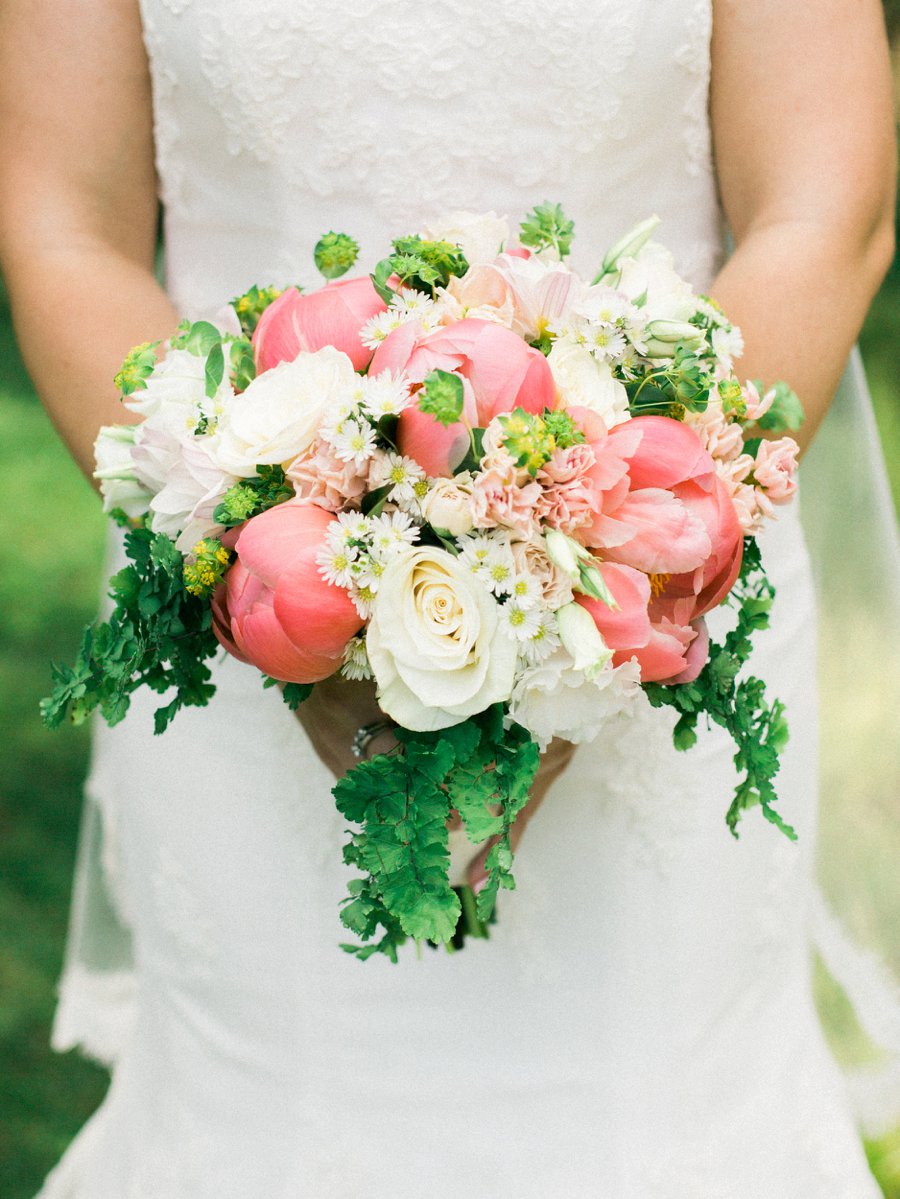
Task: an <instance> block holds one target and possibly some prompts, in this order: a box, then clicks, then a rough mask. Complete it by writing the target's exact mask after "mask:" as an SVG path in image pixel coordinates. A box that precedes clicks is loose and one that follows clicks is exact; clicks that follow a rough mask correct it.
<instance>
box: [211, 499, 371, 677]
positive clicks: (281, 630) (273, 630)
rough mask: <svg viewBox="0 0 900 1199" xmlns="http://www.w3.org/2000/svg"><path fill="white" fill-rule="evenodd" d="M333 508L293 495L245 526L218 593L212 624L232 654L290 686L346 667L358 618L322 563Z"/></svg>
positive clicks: (353, 608) (217, 635)
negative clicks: (328, 509)
mask: <svg viewBox="0 0 900 1199" xmlns="http://www.w3.org/2000/svg"><path fill="white" fill-rule="evenodd" d="M333 522H334V517H333V516H332V515H331V513H329V512H326V511H324V509H322V508H320V507H318V506H317V505H315V504H309V503H304V502H303V501H298V500H290V501H288V502H287V503H285V504H279V505H278V506H277V507H275V508H270V509H269V510H268V511H267V512H263V513H261V514H260V515H259V516H254V517H253V518H252V519H251V520H249V521H247V523H246V524H245V525H244V526H243V528H242V529H241V532H240V535H239V536H238V539H237V544H236V546H235V549H236V552H237V555H238V557H237V561H236V562H235V563H234V564H233V565H232V567H231V569H230V570H229V571H228V573H227V575H226V576H225V585H224V588H220V589H219V591H218V592H217V593H216V597H215V604H214V611H213V616H214V619H213V629H214V632H215V634H216V637H217V638H218V639H219V642H220V643H221V644H222V645H223V646H224V647H225V649H227V650H228V652H229V653H232V654H234V655H235V657H238V658H240V659H241V660H242V661H245V662H251V663H252V664H253V665H254V666H257V667H258V668H259V669H260V670H261V671H263V672H264V673H265V674H268V675H271V677H272V678H274V679H279V680H281V681H282V682H286V683H314V682H318V680H319V679H324V678H327V677H328V676H329V675H331V674H334V672H335V671H336V670H337V669H338V667H339V666H340V665H341V660H342V657H343V653H344V648H345V647H346V644H347V642H348V641H349V640H350V638H351V637H352V636H354V634H355V633H356V632H357V630H358V629H359V626H360V618H359V615H358V613H357V611H356V608H355V606H354V604H353V601H352V600H351V599H350V597H349V595H348V594H347V592H346V591H344V590H343V588H341V587H336V586H334V585H332V584H330V583H328V582H326V580H325V579H324V578H323V577H322V575H321V573H320V572H319V568H318V566H317V564H316V555H317V554H318V552H319V549H320V548H321V546H322V544H323V542H324V540H325V534H326V531H327V529H328V528H329V526H330V525H331V524H332V523H333Z"/></svg>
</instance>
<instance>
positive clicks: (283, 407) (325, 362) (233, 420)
mask: <svg viewBox="0 0 900 1199" xmlns="http://www.w3.org/2000/svg"><path fill="white" fill-rule="evenodd" d="M358 382H359V379H358V376H357V375H356V373H355V371H354V370H353V363H352V362H351V361H350V359H349V358H348V357H347V355H346V354H342V353H341V351H340V350H336V349H334V347H333V346H325V347H324V348H323V349H321V350H317V351H316V352H315V353H301V354H300V355H299V356H298V357H297V358H295V359H294V360H293V361H290V362H288V361H285V362H279V363H278V365H277V366H273V367H272V369H271V370H267V371H264V372H263V374H261V375H259V376H257V378H255V379H254V380H253V382H252V383H251V384H250V386H249V387H248V388H247V390H246V391H245V392H243V393H242V394H241V395H239V396H235V397H234V398H233V400H232V401H231V402H230V403H229V405H228V407H227V410H226V413H225V416H224V419H220V421H219V430H220V438H219V444H218V446H217V447H216V451H215V452H216V459H217V461H218V463H219V465H220V466H221V467H222V469H223V470H227V471H230V472H231V473H232V474H235V475H238V476H242V477H243V476H248V475H253V474H254V473H255V471H256V466H257V464H258V463H264V464H266V465H269V466H274V465H282V466H287V465H288V464H290V463H291V462H293V460H294V459H295V458H296V457H297V455H298V454H302V453H303V451H304V450H307V449H309V447H310V446H311V445H312V443H313V441H314V440H315V437H316V433H317V432H318V429H319V426H320V425H321V423H322V420H323V418H324V416H325V413H326V412H327V411H328V409H329V408H330V407H332V406H333V404H334V402H335V399H336V398H337V397H338V396H340V395H341V394H342V393H343V392H344V391H346V389H347V388H350V387H353V386H355V385H356V384H357V383H358Z"/></svg>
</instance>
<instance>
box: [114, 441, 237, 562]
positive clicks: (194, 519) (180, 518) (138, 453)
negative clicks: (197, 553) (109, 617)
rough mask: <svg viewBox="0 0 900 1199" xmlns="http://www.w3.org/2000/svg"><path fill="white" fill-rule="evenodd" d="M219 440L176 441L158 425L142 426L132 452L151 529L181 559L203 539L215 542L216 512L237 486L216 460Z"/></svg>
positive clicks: (233, 477)
mask: <svg viewBox="0 0 900 1199" xmlns="http://www.w3.org/2000/svg"><path fill="white" fill-rule="evenodd" d="M215 443H216V437H215V436H213V437H204V438H200V437H198V438H193V437H178V436H176V435H175V434H174V433H172V432H171V431H170V430H169V429H166V428H164V427H162V426H160V425H158V424H157V423H156V422H155V421H153V420H149V421H145V422H144V424H143V425H140V426H139V428H138V430H137V433H136V436H135V445H134V450H133V451H132V454H133V459H134V464H135V473H136V474H137V477H138V480H139V481H140V482H141V483H143V484H144V485H145V486H146V487H148V488H149V489H150V491H151V493H152V496H153V498H152V499H151V500H150V504H149V512H150V527H151V528H152V529H153V531H154V532H156V533H165V534H166V536H167V537H171V538H172V539H173V540H174V541H175V544H176V545H177V547H178V549H180V550H181V551H182V553H185V552H187V551H188V550H190V549H192V548H193V547H194V546H195V545H196V544H197V542H198V541H199V540H200V539H201V538H202V537H217V536H218V535H219V534H220V533H221V532H222V525H220V524H217V523H216V522H215V521H214V520H213V512H214V511H215V509H216V507H217V506H218V505H219V504H220V503H221V501H222V499H223V497H224V495H225V492H226V491H228V489H229V488H230V487H232V486H233V485H234V484H235V483H236V482H237V481H238V480H237V478H236V477H235V476H234V475H232V474H229V473H228V472H227V471H223V470H222V469H221V468H220V467H219V465H218V463H217V461H216V458H215V456H214V452H213V450H214V446H215Z"/></svg>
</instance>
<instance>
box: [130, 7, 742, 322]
mask: <svg viewBox="0 0 900 1199" xmlns="http://www.w3.org/2000/svg"><path fill="white" fill-rule="evenodd" d="M142 7H143V17H144V25H145V30H146V41H147V47H148V51H149V53H150V57H151V64H152V71H153V82H154V89H155V105H156V139H157V149H158V165H159V176H160V185H161V193H162V197H163V200H164V202H165V206H166V226H167V245H168V264H169V274H170V286H171V287H172V289H173V291H174V294H175V296H176V298H177V300H178V302H179V303H180V304H181V305H182V306H183V307H184V308H186V309H190V310H194V309H197V308H203V307H208V306H209V305H212V304H217V303H218V302H220V300H221V297H222V296H223V294H229V291H230V292H234V291H236V290H237V289H238V288H243V287H244V286H246V285H248V284H249V283H251V282H253V281H258V282H263V281H266V282H268V281H275V282H286V281H288V280H296V279H299V281H300V282H303V283H308V284H309V283H313V282H314V279H315V271H314V269H313V266H312V256H311V251H312V247H313V246H314V244H315V242H316V241H317V240H318V238H319V237H320V236H321V234H322V233H323V232H324V231H325V230H326V229H328V228H341V229H344V230H345V231H346V232H349V233H351V234H353V235H354V236H355V237H356V238H357V239H358V240H359V241H360V242H361V244H362V247H363V256H362V261H363V264H364V265H365V266H369V265H371V264H372V263H373V262H374V261H375V260H377V258H379V257H381V256H382V255H383V253H384V252H385V249H386V248H387V247H386V243H387V238H388V237H389V235H391V234H393V235H397V234H398V233H400V232H406V231H408V232H412V231H413V230H415V229H417V228H418V227H419V226H421V224H422V223H423V221H426V220H427V219H429V218H433V217H435V216H438V215H440V214H441V213H442V212H445V211H448V210H451V209H454V208H466V209H469V210H475V211H482V210H487V209H495V210H497V211H499V212H502V213H504V214H506V215H508V216H509V217H510V218H512V219H513V220H514V221H516V220H518V219H519V217H520V216H522V215H524V213H525V211H527V210H528V209H529V208H530V207H531V206H532V205H533V204H535V203H538V202H540V201H542V200H545V199H553V200H556V199H559V200H560V201H562V203H563V204H564V207H565V208H566V210H567V212H568V213H569V215H570V216H571V217H573V218H574V220H575V224H576V249H575V255H574V264H575V265H576V267H578V266H581V267H582V268H583V269H585V270H586V271H587V270H589V269H590V268H591V266H592V265H594V263H595V261H596V259H597V257H598V255H599V254H600V253H602V251H603V249H604V248H605V247H606V245H607V244H608V243H609V242H610V241H611V240H613V239H614V238H616V237H617V236H619V235H620V234H621V233H622V232H623V231H624V230H625V228H627V227H628V226H629V225H631V224H632V223H633V222H634V221H635V220H636V219H639V218H641V217H643V216H646V215H649V214H650V213H651V212H658V213H659V215H660V216H661V217H662V218H663V222H664V224H663V228H662V235H663V237H664V239H665V240H666V242H667V243H668V244H669V245H670V246H672V248H673V249H674V250H675V251H676V254H677V256H678V258H679V265H680V266H681V268H682V269H683V270H684V271H685V273H687V274H688V275H690V276H691V277H692V278H693V279H695V280H697V281H704V280H706V279H708V278H709V276H710V275H711V273H712V270H713V266H714V262H715V258H716V254H717V252H718V248H719V244H720V237H719V221H718V211H717V202H716V194H715V185H714V180H713V175H712V169H711V159H710V136H709V126H708V122H707V115H706V102H707V90H708V79H709V33H710V20H711V4H710V0H633V2H631V3H622V0H595V2H594V3H592V4H591V5H584V4H581V3H576V2H575V0H550V2H549V3H548V2H547V0H516V3H499V4H482V3H477V2H476V0H449V2H447V3H442V4H440V5H434V4H424V3H421V0H392V3H390V4H383V3H377V2H376V0H361V2H360V3H354V4H337V3H328V2H325V3H322V2H321V0H291V2H288V0H261V2H260V3H258V4H255V5H254V6H253V10H252V18H251V16H250V13H249V12H248V9H247V6H246V4H244V3H242V2H239V0H218V2H217V3H214V2H212V0H144V2H143V6H142ZM511 62H512V63H513V64H514V69H513V71H512V73H511V71H510V63H511ZM650 162H652V163H653V164H654V169H652V170H650V169H648V163H650Z"/></svg>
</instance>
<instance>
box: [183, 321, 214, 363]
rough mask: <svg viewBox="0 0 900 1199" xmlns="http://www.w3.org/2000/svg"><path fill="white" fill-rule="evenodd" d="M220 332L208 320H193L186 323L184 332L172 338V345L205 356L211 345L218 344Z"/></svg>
mask: <svg viewBox="0 0 900 1199" xmlns="http://www.w3.org/2000/svg"><path fill="white" fill-rule="evenodd" d="M221 342H222V334H221V333H220V332H219V330H218V329H217V328H216V326H215V325H212V324H210V322H209V321H195V322H194V323H193V324H191V325H188V327H187V329H186V330H185V331H184V333H183V334H182V335H181V336H180V337H178V338H173V339H172V345H173V346H174V347H175V348H176V349H179V350H187V352H188V353H189V354H196V356H197V357H198V358H205V357H206V356H207V355H208V354H209V352H210V351H211V350H212V348H213V346H216V345H220V344H221Z"/></svg>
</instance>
